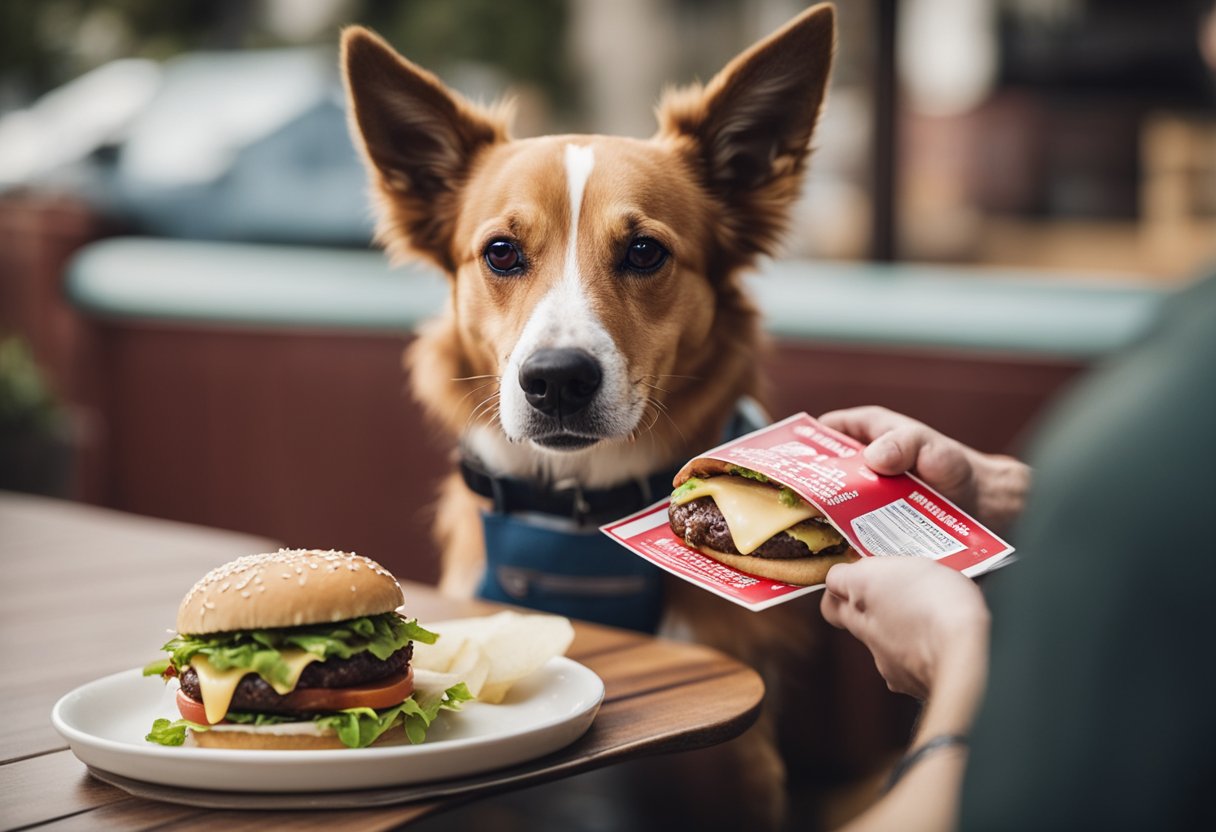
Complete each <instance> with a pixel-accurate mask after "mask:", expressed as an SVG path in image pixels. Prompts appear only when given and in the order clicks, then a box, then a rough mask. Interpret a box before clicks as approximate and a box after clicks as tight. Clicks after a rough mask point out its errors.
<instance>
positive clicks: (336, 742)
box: [190, 730, 401, 751]
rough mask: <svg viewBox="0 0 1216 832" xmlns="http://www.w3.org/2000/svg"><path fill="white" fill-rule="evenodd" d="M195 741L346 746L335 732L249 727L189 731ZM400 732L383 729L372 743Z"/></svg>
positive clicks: (283, 747)
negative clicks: (271, 730)
mask: <svg viewBox="0 0 1216 832" xmlns="http://www.w3.org/2000/svg"><path fill="white" fill-rule="evenodd" d="M190 734H191V736H193V737H194V741H195V743H197V744H198V745H199V746H201V747H202V748H238V749H245V750H250V751H253V750H258V751H324V750H329V749H339V750H348V749H349V746H346V745H344V744H343V743H342V740H340V739H338V735H337V733H335V732H333V731H327V732H325V733H322V734H267V733H262V732H258V731H256V730H250V731H191V732H190ZM400 736H401V733H400V732H398V731H394V730H389V731H385V732H384V733H383V734H381V735H380V736H379V737H377V738H376V741H375V742H373V743H372V745H380V744H382V743H387V742H388V741H390V740H393V739H395V738H399V737H400Z"/></svg>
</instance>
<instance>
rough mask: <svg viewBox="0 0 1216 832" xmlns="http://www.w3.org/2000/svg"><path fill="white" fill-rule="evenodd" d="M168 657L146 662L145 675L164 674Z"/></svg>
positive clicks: (168, 663) (167, 664)
mask: <svg viewBox="0 0 1216 832" xmlns="http://www.w3.org/2000/svg"><path fill="white" fill-rule="evenodd" d="M169 665H170V661H169V659H157V660H156V661H154V662H148V663H147V664H146V665H144V675H145V676H164V675H165V671H166V670H168V669H169Z"/></svg>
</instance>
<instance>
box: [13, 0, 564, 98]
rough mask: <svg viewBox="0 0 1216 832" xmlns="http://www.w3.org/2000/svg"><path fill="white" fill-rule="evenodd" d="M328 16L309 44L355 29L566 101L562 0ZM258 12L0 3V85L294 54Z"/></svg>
mask: <svg viewBox="0 0 1216 832" xmlns="http://www.w3.org/2000/svg"><path fill="white" fill-rule="evenodd" d="M305 1H306V0H301V2H305ZM307 1H308V2H311V0H307ZM334 7H335V8H334V19H333V21H332V26H330V27H328V28H326V29H324V30H323V31H322V32H321V34H320V35H318V37H317V38H315V39H314V40H313V41H312V42H313V43H316V44H330V45H336V43H337V37H338V30H339V28H340V27H341V26H343V25H346V24H349V23H363V24H365V25H367V26H370V27H371V28H373V29H376V30H377V31H378V32H380V34H381V35H383V36H384V37H385V38H386V39H387V40H389V41H390V42H391V43H392V44H393V45H394V46H396V47H397V48H398V49H399V50H401V51H402V52H403V53H404V54H406V55H408V56H409V57H410V58H411V59H412V60H414V61H416V62H417V63H419V64H421V65H423V66H426V67H429V68H432V69H435V70H436V71H438V72H440V73H441V74H442V73H443V72H444V70H445V68H450V67H452V66H454V65H456V64H459V63H465V62H475V63H477V64H480V65H482V66H491V67H496V68H498V69H499V70H500V71H501V72H502V74H503V76H504V77H506V78H507V79H509V80H510V81H512V82H522V83H529V84H533V85H535V86H537V87H539V88H540V89H541V90H543V91H544V92H545V94H546V95H547V97H548V98H549V101H550V103H551V104H552V105H553V106H554V107H555V108H556V109H559V110H564V109H566V108H568V107H569V106H570V105H571V103H572V101H573V100H574V96H573V94H572V91H573V87H574V84H573V82H572V80H571V78H570V72H569V61H568V60H567V54H566V49H565V43H566V37H565V36H566V29H567V23H568V20H569V10H568V8H567V7H568V0H527V2H502V0H345V2H338V3H335V4H334ZM264 12H265V0H262V1H261V2H259V1H258V0H0V81H2V82H3V83H4V84H5V85H6V86H7V87H8V89H9V90H10V94H11V93H12V91H13V90H16V91H17V93H18V94H19V95H20V96H21V97H25V98H33V97H35V96H37V95H40V94H42V93H44V92H47V91H48V90H50V89H53V88H54V87H56V86H58V85H59V84H62V83H64V82H65V81H68V80H70V79H72V78H74V77H75V76H77V75H79V74H81V73H82V72H85V71H87V70H89V69H92V68H94V67H96V66H98V65H100V64H102V63H105V62H106V61H108V60H113V59H115V58H120V57H145V58H154V59H164V58H168V57H171V56H173V55H175V54H177V53H179V52H185V51H189V50H194V49H247V48H260V47H272V46H283V45H299V44H297V43H293V44H286V43H284V42H283V39H282V38H281V37H279V36H277V35H276V34H275V32H274V31H273V28H272V26H270V25H269V24H268V20H269V16H268V15H266V14H265V13H264Z"/></svg>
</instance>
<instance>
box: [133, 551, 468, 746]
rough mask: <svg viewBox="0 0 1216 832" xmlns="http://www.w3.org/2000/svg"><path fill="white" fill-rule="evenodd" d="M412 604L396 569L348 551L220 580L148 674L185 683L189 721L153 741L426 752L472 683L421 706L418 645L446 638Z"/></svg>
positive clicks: (194, 594) (184, 618)
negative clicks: (387, 743)
mask: <svg viewBox="0 0 1216 832" xmlns="http://www.w3.org/2000/svg"><path fill="white" fill-rule="evenodd" d="M403 601H404V599H403V597H402V594H401V587H400V586H399V585H398V584H397V580H396V578H394V577H393V576H392V574H390V573H389V572H388V570H386V569H384V568H383V567H382V566H380V564H378V563H376V562H375V561H372V560H369V559H368V558H365V557H361V556H359V555H355V554H349V553H346V552H335V551H318V550H286V549H280V550H279V551H278V552H273V553H268V554H261V555H251V556H248V557H243V558H239V559H237V560H234V561H232V562H230V563H226V564H224V565H223V566H220V567H217V568H216V569H213V570H211V571H210V572H208V573H207V574H206V575H204V576H203V578H202V579H201V580H200V581H199V582H198V583H196V584H195V585H194V586H193V587H192V588H191V589H190V591H189V592H188V593H186V597H185V598H183V599H182V602H181V605H180V607H179V608H178V611H177V634H176V635H175V636H174V637H173V638H172V639H170V640H169V641H168V642H167V643H166V644H165V645H164V647H163V649H164V650H165V651H166V652H168V653H169V658H168V659H165V660H162V661H160V662H154V663H153V664H151V665H149V666H148V667H146V668H145V669H144V674H145V675H154V674H155V675H160V676H162V677H163V678H164V679H165V680H166V681H167V682H168V681H171V680H176V681H177V683H178V685H179V687H178V691H177V708H178V710H179V711H180V713H181V719H179V720H175V721H170V720H168V719H158V720H156V722H155V724H154V725H153V728H152V731H151V733H149V734H148V736H147V739H148V740H149V741H150V742H156V743H160V744H162V745H181V744H182V743H183V742H184V741H185V738H186V734H187V731H189V732H191V733H192V734H193V736H194V740H195V742H196V743H197V744H198V745H200V746H204V747H211V748H249V749H312V748H361V747H364V746H367V745H371V744H372V743H373V742H376V741H378V740H382V739H385V738H387V737H388V736H389V735H390V729H393V728H395V727H404V732H403V733H404V735H405V736H406V737H407V738H408V739H409V740H410V741H411V742H421V741H422V739H423V738H424V737H425V734H426V729H427V728H428V727H429V726H430V723H431V722H432V721H433V720H434V719H435V717H436V715H437V714H438V712H439V711H440V710H443V709H457V708H459V706H460V703H461V702H463V701H465V700H468V699H470V698H471V697H470V696H469V695H468V691H467V690H466V689H465V688H464V685H463V684H460V685H456V686H454V687H452V688H449V689H448V690H446V691H443V692H442V693H436V694H435V695H434V696H431V697H424V696H422V695H421V694H417V695H416V692H415V690H414V672H413V668H412V667H411V666H410V659H411V656H412V654H413V644H414V642H415V641H419V642H424V643H433V642H434V641H435V639H436V638H437V636H436V635H435V634H434V633H431V632H429V631H427V630H425V629H423V628H422V627H420V626H419V625H418V623H417V621H413V620H408V619H406V618H404V617H403V616H401V615H400V614H398V612H397V608H398V607H400V606H401V605H402V603H403ZM392 735H393V736H400V734H398V733H397V732H392Z"/></svg>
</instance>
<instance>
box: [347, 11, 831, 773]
mask: <svg viewBox="0 0 1216 832" xmlns="http://www.w3.org/2000/svg"><path fill="white" fill-rule="evenodd" d="M833 38H834V11H833V9H832V8H831V7H830V6H827V5H821V6H816V7H814V8H812V9H809V10H808V11H806V12H804V13H803V14H802V15H800V16H799V17H797V18H796V19H795V20H793V21H791V22H790V23H789V24H788V25H786V26H785V27H784V28H782V29H781V30H779V31H778V32H776V33H775V34H773V35H772V36H770V37H768V38H767V39H765V40H763V41H761V42H760V43H758V44H756V45H755V46H753V47H752V48H750V49H748V50H747V51H745V52H744V53H743V54H741V55H740V56H739V57H737V58H736V59H734V60H733V61H731V63H730V64H729V65H728V66H727V67H726V68H725V69H723V70H722V71H721V72H720V73H719V74H718V75H717V76H716V77H715V78H714V79H713V80H712V81H711V82H710V83H709V84H708V85H706V86H705V87H700V86H694V87H691V88H686V89H682V90H673V91H669V92H667V93H666V94H665V95H664V97H663V100H662V102H661V104H660V105H659V107H658V121H659V129H658V132H657V133H656V134H655V136H654V137H652V138H651V139H648V140H635V139H628V138H617V137H606V136H573V135H572V136H551V137H542V138H532V139H523V140H512V139H510V138H509V136H508V128H507V116H506V113H505V111H504V110H503V109H501V108H499V109H487V108H483V107H480V106H476V105H474V104H472V103H470V102H468V101H466V100H465V99H463V98H461V97H460V96H458V95H457V94H455V93H453V92H451V91H450V90H448V89H447V88H445V87H444V86H443V85H442V83H441V82H440V81H439V80H438V79H437V78H436V77H435V76H434V75H432V74H430V73H429V72H427V71H425V70H423V69H421V68H419V67H417V66H415V65H414V64H412V63H410V62H409V61H407V60H405V59H403V58H401V57H400V56H398V55H397V54H396V53H395V52H394V51H393V50H392V49H391V48H390V47H389V46H388V45H387V44H385V43H384V42H383V41H382V40H380V39H379V38H378V37H377V36H376V35H374V34H372V33H371V32H368V31H367V30H365V29H360V28H351V29H348V30H347V31H346V32H345V33H344V35H343V39H342V48H343V56H342V59H343V65H344V67H345V73H346V81H347V90H348V94H349V98H350V103H351V111H352V129H353V132H354V134H355V136H356V140H357V142H358V143H359V144H360V145H361V147H362V149H363V152H364V156H365V159H366V161H367V164H368V169H369V171H370V175H371V179H372V186H373V193H374V195H375V199H376V203H377V206H378V209H379V219H380V224H379V228H378V238H379V240H380V242H381V243H382V244H383V245H384V246H385V248H386V249H387V250H388V252H389V254H390V255H391V256H392V257H393V258H396V259H400V258H406V257H414V256H421V257H422V258H425V259H428V260H430V261H431V262H432V263H434V264H435V265H437V266H439V267H440V268H441V269H442V270H443V271H444V272H445V273H446V274H447V276H448V278H449V279H450V284H451V295H450V299H449V303H448V305H447V308H446V309H445V310H444V312H443V313H442V314H441V315H440V316H439V317H438V318H437V319H435V320H433V321H432V322H430V323H429V324H428V325H426V326H425V327H424V328H423V329H422V330H421V331H420V333H419V335H418V338H417V340H416V341H415V343H414V345H413V346H412V348H411V349H410V351H409V353H408V356H407V363H408V366H409V369H410V372H411V377H412V382H413V388H414V392H415V394H416V396H417V398H418V399H419V401H421V402H422V404H423V405H424V407H425V408H426V409H427V410H428V411H429V413H430V415H431V416H433V417H434V419H435V420H436V421H437V422H438V423H439V424H441V425H442V426H443V427H445V428H446V429H447V430H448V431H449V432H450V433H451V434H452V435H453V436H456V437H461V439H462V441H463V442H464V443H465V445H466V447H468V448H471V449H472V451H473V452H474V453H475V454H476V455H477V456H478V457H479V458H480V459H481V460H482V462H483V463H484V464H485V465H487V466H488V467H489V468H490V469H491V470H492V471H493V472H494V473H496V474H498V475H500V476H510V477H519V478H537V479H541V480H545V481H550V482H553V481H559V480H565V479H573V480H575V481H577V482H578V483H580V484H581V485H582V486H583V487H584V488H599V487H607V486H610V485H615V484H618V483H620V482H623V481H625V480H628V479H631V478H637V477H645V476H647V475H650V474H652V473H654V472H656V471H659V470H663V469H666V468H674V467H677V466H678V465H679V463H681V462H683V461H684V460H686V459H687V458H689V457H690V456H692V455H694V454H695V453H696V452H698V451H701V450H704V449H706V448H708V447H711V446H713V445H715V444H717V442H718V441H719V440H720V437H721V434H722V431H723V428H724V426H725V424H726V422H727V420H728V418H729V417H730V415H731V413H732V410H733V406H734V403H735V402H736V401H737V400H738V399H739V398H740V397H741V396H743V395H748V394H752V395H754V394H756V393H758V392H759V391H758V390H757V373H756V364H757V360H758V350H759V347H760V343H761V334H760V327H759V322H758V318H757V313H756V310H755V308H754V307H753V306H752V304H751V303H750V302H749V300H748V299H747V297H746V296H745V294H744V292H743V290H742V288H741V284H740V278H739V273H740V271H741V270H742V269H744V268H746V267H748V266H750V265H751V264H752V263H753V261H754V260H755V258H756V257H757V256H758V255H761V254H765V253H771V252H772V250H773V248H774V246H775V244H776V241H777V239H778V237H779V235H780V234H781V232H782V231H783V230H784V227H785V224H786V220H787V215H788V211H789V208H790V205H791V203H792V202H793V201H794V199H795V198H796V196H797V194H798V192H799V189H800V186H801V180H802V174H803V170H804V168H805V166H806V161H807V155H808V144H809V140H810V137H811V133H812V131H813V129H814V126H815V122H816V119H817V118H818V114H819V111H820V106H821V103H822V100H823V96H824V91H825V87H826V84H827V78H828V73H829V68H830V65H831V56H832V48H833ZM625 59H626V60H627V57H626V58H625ZM639 238H645V239H649V240H653V241H657V242H658V243H659V244H660V245H661V246H662V247H663V248H664V249H665V250H666V251H667V252H668V253H669V257H668V258H667V259H666V261H665V262H664V263H663V264H662V265H661V266H660V267H659V268H658V269H656V270H655V271H653V272H651V273H645V274H643V273H638V272H636V271H631V270H630V269H628V268H626V267H625V266H624V263H625V260H626V257H627V250H628V248H629V246H630V245H631V242H632V241H636V240H638V239H639ZM495 241H507V242H510V243H512V244H513V245H515V246H516V247H517V250H518V251H519V252H520V253H521V255H522V266H521V267H520V269H519V270H518V272H516V273H513V274H510V275H507V276H502V275H500V274H496V273H495V272H494V271H493V270H491V268H490V267H489V265H488V264H487V258H486V251H487V246H488V245H489V244H491V243H493V242H495ZM570 347H573V348H577V349H580V350H582V351H584V352H585V353H587V354H589V355H590V356H592V357H593V358H594V360H595V361H596V362H597V363H598V365H599V366H600V367H601V369H602V376H603V378H602V383H601V385H600V387H599V389H598V392H597V393H596V395H595V398H594V400H593V401H592V402H591V403H590V404H589V405H588V406H587V408H586V409H585V410H584V411H583V412H581V413H579V414H577V415H576V416H573V417H567V418H565V419H563V418H562V416H561V413H560V411H559V413H558V418H557V419H553V418H552V417H550V416H546V415H545V414H543V413H541V412H539V411H537V410H535V409H534V408H531V407H530V406H529V403H528V401H527V400H526V396H525V395H524V393H523V391H522V390H521V383H520V381H519V372H520V366H521V364H522V363H523V362H524V361H526V360H527V358H528V357H529V355H530V354H531V353H532V352H533V351H535V350H537V349H543V348H570ZM554 435H560V436H564V437H566V438H568V439H569V438H570V437H573V438H574V440H575V441H577V442H578V443H582V444H584V445H585V447H581V448H579V449H577V450H557V449H554V448H553V447H551V442H550V437H552V436H554ZM481 508H482V503H481V500H480V498H477V497H475V496H474V495H473V494H471V493H470V492H469V491H468V490H467V489H466V488H465V486H464V485H463V483H462V482H461V481H460V479H459V477H458V476H455V475H453V477H452V478H450V479H449V480H448V481H447V482H446V484H445V485H444V487H443V490H442V496H441V500H440V504H439V515H438V522H437V534H438V538H439V541H440V544H441V547H442V553H443V566H442V578H441V588H442V589H444V590H445V591H448V592H451V593H455V594H460V595H471V594H472V593H473V591H474V589H475V587H476V585H477V582H478V580H479V579H480V576H481V572H482V566H483V542H482V539H481V528H480V523H479V520H478V511H479V510H480V509H481ZM668 597H669V599H670V601H669V609H668V610H667V619H666V620H667V621H668V624H669V626H675V627H678V628H679V629H680V630H681V631H682V632H683V633H685V634H687V635H688V636H690V637H691V638H694V639H696V640H698V641H701V642H703V643H706V644H710V645H712V646H715V647H718V648H720V649H723V650H725V651H727V652H729V653H731V654H733V655H735V656H739V657H741V658H743V659H744V660H746V661H749V662H751V663H753V664H757V665H760V666H761V667H762V668H764V666H765V665H766V664H769V663H770V662H771V661H772V660H774V659H775V660H776V661H777V663H778V664H782V665H784V666H785V668H786V670H787V671H788V670H790V669H791V668H792V667H793V665H794V663H795V662H797V661H799V659H796V658H791V657H790V656H789V655H788V653H790V652H793V653H797V652H799V648H800V647H801V646H802V645H801V644H800V642H799V639H798V637H797V634H798V633H800V632H804V631H805V629H806V626H805V624H806V622H805V620H804V621H802V622H798V621H791V620H789V618H790V616H788V615H783V614H782V613H781V611H780V610H776V611H770V612H768V613H765V614H763V615H756V614H753V613H750V612H746V611H742V610H740V609H739V608H737V607H733V606H732V605H730V604H727V603H725V602H723V601H721V600H720V599H717V598H715V597H713V596H711V595H709V594H708V593H704V592H702V591H700V590H695V589H691V588H690V587H688V586H687V585H679V586H676V585H673V586H672V587H670V592H669V593H668ZM798 614H799V615H805V608H803V609H801V610H800V611H799V613H798ZM782 654H786V655H782ZM766 669H767V668H766ZM767 747H768V748H769V749H771V748H772V744H771V743H769V744H768V745H767ZM754 753H756V754H759V755H760V756H761V757H763V758H764V759H763V760H753V762H751V763H750V764H748V765H749V767H750V768H751V769H752V770H751V771H750V772H749V771H747V770H746V769H745V770H744V771H742V772H740V775H739V776H741V777H743V778H744V779H756V780H768V781H770V783H771V782H780V778H779V773H778V770H777V769H779V766H777V764H776V762H775V760H774V759H773V758H772V756H771V754H769V753H768V752H765V751H763V750H760V751H756V752H754ZM774 767H777V768H776V769H775V768H774Z"/></svg>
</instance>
